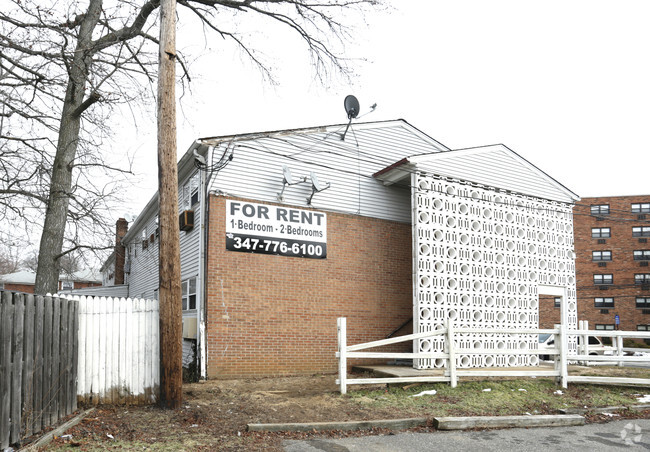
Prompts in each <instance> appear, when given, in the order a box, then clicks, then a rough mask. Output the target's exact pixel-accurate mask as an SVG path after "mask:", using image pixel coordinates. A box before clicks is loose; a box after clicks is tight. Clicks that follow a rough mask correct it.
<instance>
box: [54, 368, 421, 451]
mask: <svg viewBox="0 0 650 452" xmlns="http://www.w3.org/2000/svg"><path fill="white" fill-rule="evenodd" d="M335 378H336V377H335V376H334V375H323V376H312V377H286V378H260V379H249V380H212V381H204V382H201V383H192V384H185V385H184V386H183V393H184V403H183V407H182V408H181V409H179V410H175V411H169V410H162V409H160V408H157V407H97V408H96V409H95V411H94V412H93V413H91V414H90V415H88V416H87V417H86V418H85V419H84V420H83V421H82V422H81V423H80V424H78V425H77V426H75V427H73V428H71V429H69V430H68V431H66V432H65V434H66V435H72V436H71V437H66V436H65V435H63V437H62V438H57V439H56V440H55V441H54V442H53V443H51V444H50V445H49V446H48V447H46V448H44V449H42V450H60V449H67V448H68V447H74V448H77V449H80V450H97V448H105V449H113V448H119V449H123V448H132V447H138V449H140V450H143V449H144V450H147V449H148V450H246V451H249V450H252V451H255V450H260V451H261V450H267V451H268V450H270V451H273V450H281V448H280V444H281V442H282V440H283V439H284V438H289V437H302V436H304V434H291V433H287V434H263V433H250V432H247V431H246V425H247V424H249V423H278V422H325V421H345V420H366V419H372V418H374V419H391V418H399V417H408V414H406V413H405V414H404V416H400V413H399V412H396V411H395V410H394V409H390V410H388V409H383V410H382V409H377V408H372V409H370V408H367V407H364V406H362V405H360V404H358V403H355V402H351V401H350V400H348V399H346V398H345V397H341V396H340V394H339V392H338V387H337V386H336V384H335ZM333 434H336V432H334V433H333ZM341 435H348V434H344V433H341ZM127 443H128V444H127Z"/></svg>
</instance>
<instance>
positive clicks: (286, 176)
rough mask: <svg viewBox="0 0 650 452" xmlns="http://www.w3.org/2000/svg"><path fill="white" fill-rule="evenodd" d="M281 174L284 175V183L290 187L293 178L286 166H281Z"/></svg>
mask: <svg viewBox="0 0 650 452" xmlns="http://www.w3.org/2000/svg"><path fill="white" fill-rule="evenodd" d="M282 174H283V175H284V183H285V184H288V185H291V184H292V182H291V181H292V180H293V176H292V175H291V170H290V169H289V167H288V166H287V165H282Z"/></svg>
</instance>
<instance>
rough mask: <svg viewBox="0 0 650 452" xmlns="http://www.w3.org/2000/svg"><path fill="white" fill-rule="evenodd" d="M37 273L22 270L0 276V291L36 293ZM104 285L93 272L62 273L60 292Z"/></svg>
mask: <svg viewBox="0 0 650 452" xmlns="http://www.w3.org/2000/svg"><path fill="white" fill-rule="evenodd" d="M35 284H36V273H34V272H33V271H29V270H20V271H17V272H15V273H9V274H6V275H0V289H3V290H9V291H13V292H24V293H34V285H35ZM101 285H102V281H101V279H100V277H99V276H98V275H97V274H96V273H95V272H94V271H92V270H80V271H77V272H74V273H72V274H64V273H61V275H60V277H59V291H60V292H65V291H69V290H73V289H86V288H90V287H98V286H101Z"/></svg>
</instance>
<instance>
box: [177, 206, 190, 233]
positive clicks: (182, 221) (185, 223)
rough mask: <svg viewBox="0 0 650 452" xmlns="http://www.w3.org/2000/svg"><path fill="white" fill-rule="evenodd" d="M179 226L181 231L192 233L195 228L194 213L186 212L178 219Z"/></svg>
mask: <svg viewBox="0 0 650 452" xmlns="http://www.w3.org/2000/svg"><path fill="white" fill-rule="evenodd" d="M178 226H179V227H180V229H181V231H190V230H192V228H193V227H194V211H193V210H184V211H183V212H181V215H180V216H179V217H178Z"/></svg>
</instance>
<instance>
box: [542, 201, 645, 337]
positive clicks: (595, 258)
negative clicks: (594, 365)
mask: <svg viewBox="0 0 650 452" xmlns="http://www.w3.org/2000/svg"><path fill="white" fill-rule="evenodd" d="M573 223H574V243H575V252H576V289H577V296H578V319H579V320H587V321H589V327H590V329H616V328H617V325H616V316H618V318H619V321H620V325H619V326H618V329H621V330H628V331H633V330H639V331H650V266H648V263H649V262H650V243H649V240H650V195H645V196H616V197H598V198H582V200H581V201H580V202H579V204H577V205H576V206H575V208H574V215H573ZM548 305H549V304H546V305H545V306H548ZM555 310H556V311H558V309H555ZM556 317H557V318H559V314H556Z"/></svg>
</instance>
